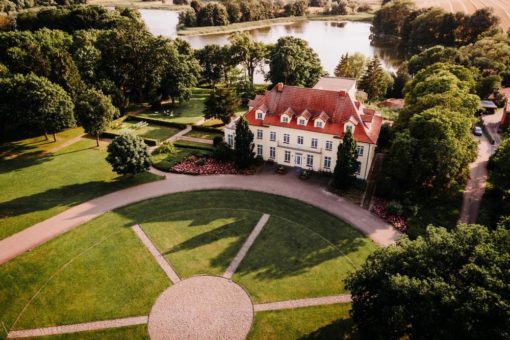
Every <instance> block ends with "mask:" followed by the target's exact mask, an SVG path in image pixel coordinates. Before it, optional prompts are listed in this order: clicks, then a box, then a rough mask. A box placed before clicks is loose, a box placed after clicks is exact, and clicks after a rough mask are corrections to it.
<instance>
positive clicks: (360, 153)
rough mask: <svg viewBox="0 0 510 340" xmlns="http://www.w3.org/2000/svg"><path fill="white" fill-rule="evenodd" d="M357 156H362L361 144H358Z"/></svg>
mask: <svg viewBox="0 0 510 340" xmlns="http://www.w3.org/2000/svg"><path fill="white" fill-rule="evenodd" d="M357 149H358V157H362V156H363V151H364V148H363V147H362V146H358V148H357Z"/></svg>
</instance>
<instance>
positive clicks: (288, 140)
mask: <svg viewBox="0 0 510 340" xmlns="http://www.w3.org/2000/svg"><path fill="white" fill-rule="evenodd" d="M289 142H290V135H289V134H288V133H284V134H283V143H284V144H289Z"/></svg>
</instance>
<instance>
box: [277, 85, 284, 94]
mask: <svg viewBox="0 0 510 340" xmlns="http://www.w3.org/2000/svg"><path fill="white" fill-rule="evenodd" d="M276 91H278V92H283V83H278V84H276Z"/></svg>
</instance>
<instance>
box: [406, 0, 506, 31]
mask: <svg viewBox="0 0 510 340" xmlns="http://www.w3.org/2000/svg"><path fill="white" fill-rule="evenodd" d="M415 2H416V5H417V6H418V7H430V6H438V7H442V8H443V9H445V10H446V11H450V12H464V13H473V12H474V11H476V10H477V9H480V8H483V7H492V8H493V9H494V13H495V14H496V15H497V16H499V17H500V18H501V26H502V27H503V28H504V29H505V30H507V29H509V28H510V1H508V0H415Z"/></svg>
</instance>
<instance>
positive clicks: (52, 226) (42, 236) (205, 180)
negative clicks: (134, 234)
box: [0, 173, 400, 264]
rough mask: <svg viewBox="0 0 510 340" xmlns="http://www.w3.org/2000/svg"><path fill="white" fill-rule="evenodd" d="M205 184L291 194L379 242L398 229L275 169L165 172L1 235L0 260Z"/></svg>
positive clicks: (386, 240) (385, 242)
mask: <svg viewBox="0 0 510 340" xmlns="http://www.w3.org/2000/svg"><path fill="white" fill-rule="evenodd" d="M207 189H237V190H251V191H259V192H265V193H270V194H276V195H281V196H286V197H290V198H295V199H297V200H300V201H303V202H305V203H308V204H310V205H313V206H316V207H318V208H321V209H323V210H325V211H327V212H329V213H331V214H333V215H335V216H337V217H338V218H340V219H342V220H344V221H345V222H347V223H349V224H351V225H352V226H354V227H355V228H357V229H358V230H360V231H361V232H362V233H364V234H366V235H368V236H369V237H370V238H371V239H372V240H374V241H375V242H376V243H377V244H379V245H382V246H388V245H391V244H393V243H395V241H396V240H397V239H398V238H399V237H400V233H399V232H398V231H396V230H395V229H394V228H393V227H392V226H391V225H389V224H388V223H386V222H385V221H383V220H381V219H380V218H378V217H377V216H375V215H373V214H371V213H370V212H368V211H367V210H364V209H362V208H360V207H359V206H357V205H355V204H353V203H352V202H350V201H348V200H345V199H343V198H341V197H338V196H336V195H333V194H331V193H329V192H327V191H326V190H325V189H324V187H322V186H319V185H316V184H311V183H308V182H304V181H301V180H299V179H298V178H297V176H292V175H287V176H279V175H275V174H274V173H262V174H257V175H254V176H240V175H215V176H187V175H177V174H167V176H166V179H165V180H163V181H157V182H151V183H147V184H143V185H139V186H136V187H131V188H128V189H124V190H120V191H117V192H114V193H111V194H108V195H105V196H101V197H98V198H95V199H93V200H90V201H88V202H85V203H82V204H80V205H77V206H75V207H73V208H70V209H68V210H66V211H64V212H62V213H60V214H58V215H56V216H53V217H51V218H49V219H47V220H45V221H42V222H40V223H37V224H35V225H33V226H32V227H29V228H27V229H25V230H23V231H20V232H19V233H17V234H14V235H12V236H10V237H8V238H6V239H4V240H1V241H0V264H2V263H5V262H7V261H9V260H10V259H12V258H14V257H16V256H18V255H20V254H22V253H24V252H26V251H28V250H30V249H33V248H35V247H37V246H39V245H41V244H43V243H45V242H47V241H49V240H51V239H53V238H55V237H56V236H58V235H60V234H62V233H65V232H67V231H69V230H71V229H73V228H75V227H77V226H79V225H81V224H83V223H85V222H87V221H90V220H92V219H93V218H95V217H98V216H100V215H102V214H104V213H105V212H107V211H110V210H114V209H117V208H120V207H122V206H125V205H128V204H131V203H135V202H139V201H143V200H146V199H149V198H154V197H158V196H162V195H166V194H173V193H178V192H185V191H196V190H207Z"/></svg>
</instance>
